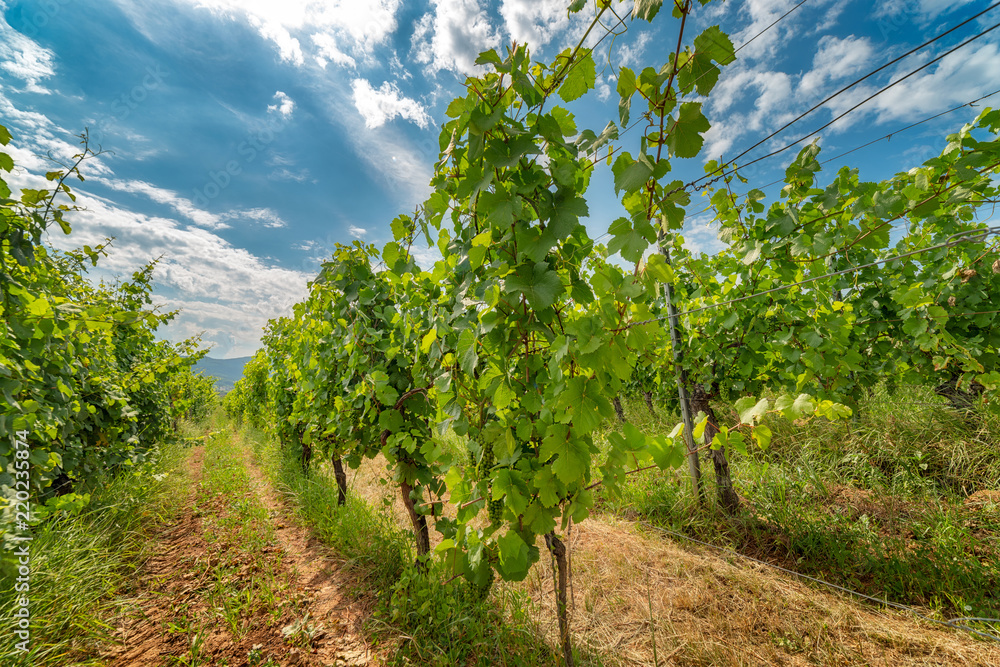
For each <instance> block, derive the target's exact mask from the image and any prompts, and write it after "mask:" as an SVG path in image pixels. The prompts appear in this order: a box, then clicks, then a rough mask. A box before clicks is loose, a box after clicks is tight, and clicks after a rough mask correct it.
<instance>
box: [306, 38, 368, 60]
mask: <svg viewBox="0 0 1000 667" xmlns="http://www.w3.org/2000/svg"><path fill="white" fill-rule="evenodd" d="M312 40H313V43H314V44H316V47H317V48H318V49H319V54H318V55H317V56H316V62H318V63H319V66H320V67H322V68H324V69H325V68H326V64H327V62H328V61H331V60H332V61H333V63H334V64H335V65H342V66H344V67H350V68H357V66H358V63H357V61H356V60H354V58H352V57H351V56H349V55H347V54H346V53H344V52H343V51H341V50H340V48H338V47H337V38H336V37H334V36H333V35H331V34H329V33H317V34H315V35H313V36H312Z"/></svg>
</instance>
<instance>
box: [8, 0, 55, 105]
mask: <svg viewBox="0 0 1000 667" xmlns="http://www.w3.org/2000/svg"><path fill="white" fill-rule="evenodd" d="M6 9H7V7H6V3H4V2H0V69H3V70H4V71H5V72H7V73H8V74H9V75H11V76H13V77H15V78H17V79H20V80H21V81H23V82H24V83H25V90H27V91H28V92H32V93H42V94H45V95H48V94H50V93H51V92H52V91H50V90H48V89H47V88H45V87H43V86H41V85H39V83H40V82H41V81H42V79H47V78H48V77H50V76H52V75H54V74H55V69H54V68H53V64H52V62H53V60H54V59H55V53H53V52H52V51H51V50H50V49H46V48H44V47H42V46H39V45H38V44H37V43H36V42H35V41H34V40H31V39H29V38H28V37H26V36H25V35H23V34H21V33H20V32H18V31H17V30H14V28H12V27H11V26H10V24H8V23H7V21H6V20H5V19H4V18H3V12H4V11H6Z"/></svg>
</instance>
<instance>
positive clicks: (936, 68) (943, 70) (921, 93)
mask: <svg viewBox="0 0 1000 667" xmlns="http://www.w3.org/2000/svg"><path fill="white" fill-rule="evenodd" d="M913 67H914V64H913V63H907V64H906V65H905V67H901V68H900V69H898V70H897V71H896V72H895V74H894V75H893V77H892V80H893V81H895V80H899V79H900V78H901V77H902V76H903V75H905V74H907V73H909V72H910V71H912V70H913ZM997 72H1000V44H997V43H987V44H982V45H981V46H979V47H978V48H975V49H971V50H970V48H969V47H967V48H965V49H962V50H960V51H956V52H955V53H953V54H951V55H950V56H948V57H946V58H944V59H942V60H941V61H940V62H938V63H936V64H935V65H932V66H931V67H929V68H928V69H926V70H924V71H922V72H920V73H919V74H916V75H914V76H911V77H910V78H908V79H906V80H905V81H902V82H901V83H899V84H897V85H896V86H894V87H892V88H890V89H889V90H887V91H886V92H884V93H882V94H880V95H879V96H878V97H876V98H874V99H873V100H872V101H870V102H868V103H866V104H865V105H864V106H862V107H860V108H859V109H858V110H857V111H855V112H852V113H851V114H850V115H849V116H847V117H845V118H844V121H843V122H841V123H839V124H838V126H839V127H838V129H844V128H846V127H849V126H850V125H853V124H855V123H858V122H860V121H862V120H864V119H865V118H869V119H870V118H871V117H872V116H874V120H875V122H878V123H884V122H887V121H893V120H904V121H909V120H916V119H918V118H920V117H924V116H929V115H931V114H934V113H937V112H939V111H943V110H944V109H947V108H950V107H953V106H956V105H959V104H964V103H967V102H970V101H972V100H973V99H975V98H977V97H980V96H982V95H985V94H986V93H990V92H993V90H995V88H996V84H995V82H996V73H997ZM876 89H877V88H875V87H874V85H872V86H859V87H858V89H857V90H853V89H852V91H851V92H850V94H845V95H844V96H842V97H838V98H837V99H836V100H834V101H833V102H831V104H830V108H831V110H832V112H833V114H834V115H839V114H840V113H842V112H843V111H846V110H847V109H849V108H851V107H853V106H854V105H855V104H857V103H859V102H860V101H861V100H863V99H865V98H866V97H868V96H869V95H871V94H872V93H873V92H875V90H876ZM831 129H832V128H831Z"/></svg>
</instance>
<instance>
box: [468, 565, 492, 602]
mask: <svg viewBox="0 0 1000 667" xmlns="http://www.w3.org/2000/svg"><path fill="white" fill-rule="evenodd" d="M493 578H494V574H493V568H490V569H489V573H488V574H487V578H486V581H485V582H483V583H473V582H470V581H466V582H465V585H464V586H463V587H462V597H463V598H464V601H465V602H474V603H480V602H482V601H483V600H485V599H486V596H487V595H489V594H490V588H492V587H493Z"/></svg>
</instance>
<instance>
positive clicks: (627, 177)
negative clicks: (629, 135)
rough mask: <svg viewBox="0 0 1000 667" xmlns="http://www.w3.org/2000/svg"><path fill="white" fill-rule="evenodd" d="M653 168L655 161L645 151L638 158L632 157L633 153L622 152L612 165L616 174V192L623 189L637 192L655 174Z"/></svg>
mask: <svg viewBox="0 0 1000 667" xmlns="http://www.w3.org/2000/svg"><path fill="white" fill-rule="evenodd" d="M653 169H654V168H653V163H652V162H650V161H649V156H647V155H646V154H645V153H640V154H639V159H637V160H635V159H632V154H631V153H622V154H621V155H619V156H618V158H617V159H616V160H615V163H614V165H612V167H611V171H612V172H613V173H614V175H615V194H617V193H619V192H621V191H622V190H624V191H625V192H635V191H637V190H639V189H641V188H642V187H643V186H644V185H646V182H647V181H648V180H649V177H650V176H652V175H653Z"/></svg>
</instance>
